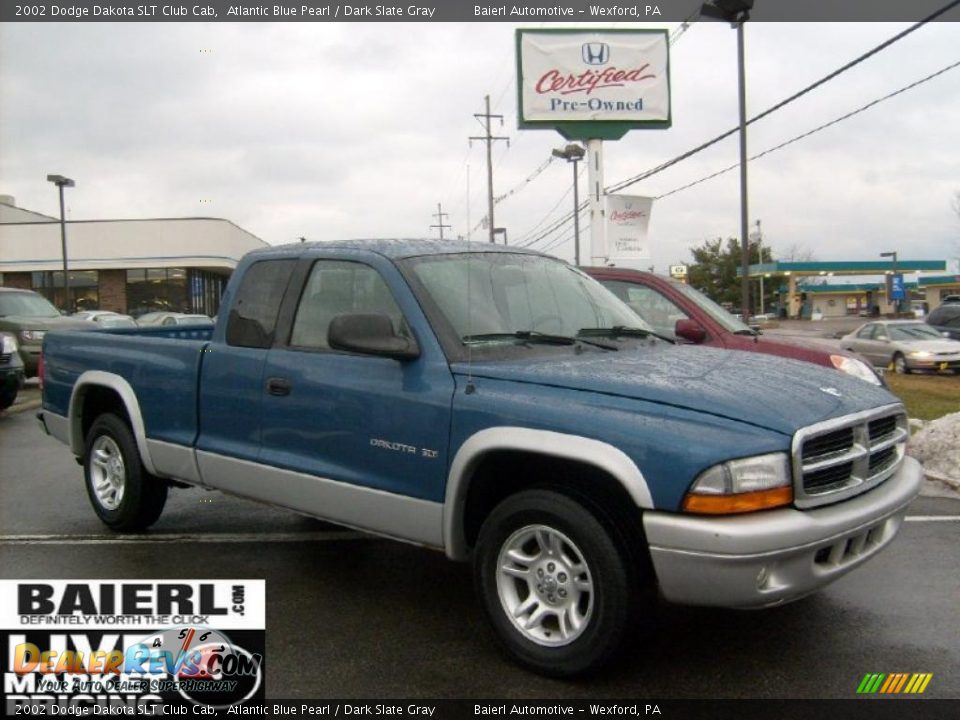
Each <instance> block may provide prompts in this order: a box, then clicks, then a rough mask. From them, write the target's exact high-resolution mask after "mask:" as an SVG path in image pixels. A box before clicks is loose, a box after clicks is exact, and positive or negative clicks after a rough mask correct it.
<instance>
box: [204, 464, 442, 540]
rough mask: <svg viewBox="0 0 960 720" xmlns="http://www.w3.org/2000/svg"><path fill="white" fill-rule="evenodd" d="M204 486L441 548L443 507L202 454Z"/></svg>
mask: <svg viewBox="0 0 960 720" xmlns="http://www.w3.org/2000/svg"><path fill="white" fill-rule="evenodd" d="M196 457H197V466H198V467H199V471H200V477H201V478H202V480H203V484H204V485H207V486H209V487H213V488H217V489H219V490H223V491H225V492H229V493H232V494H235V495H240V496H242V497H247V498H251V499H253V500H260V501H262V502H266V503H269V504H271V505H279V506H281V507H284V508H287V509H289V510H294V511H295V512H299V513H304V514H306V515H311V516H313V517H317V518H321V519H323V520H329V521H330V522H333V523H337V524H338V525H345V526H347V527H352V528H356V529H358V530H365V531H367V532H372V533H375V534H377V535H385V536H387V537H390V538H394V539H396V540H404V541H406V542H412V543H415V544H417V545H427V546H429V547H433V548H440V549H442V548H443V504H442V503H436V502H430V501H429V500H421V499H419V498H411V497H406V496H404V495H397V494H395V493H389V492H384V491H383V490H376V489H373V488H367V487H361V486H359V485H352V484H350V483H343V482H338V481H336V480H329V479H326V478H320V477H316V476H314V475H307V474H304V473H298V472H294V471H292V470H282V469H280V468H275V467H271V466H269V465H261V464H259V463H254V462H250V461H248V460H237V459H235V458H229V457H225V456H223V455H217V454H215V453H210V452H204V451H200V450H198V451H197V453H196Z"/></svg>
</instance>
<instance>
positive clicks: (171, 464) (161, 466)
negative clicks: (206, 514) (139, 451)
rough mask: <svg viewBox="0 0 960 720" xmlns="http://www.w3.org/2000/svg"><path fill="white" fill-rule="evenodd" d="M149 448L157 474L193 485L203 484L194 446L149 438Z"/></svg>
mask: <svg viewBox="0 0 960 720" xmlns="http://www.w3.org/2000/svg"><path fill="white" fill-rule="evenodd" d="M147 450H148V451H149V453H150V458H151V459H152V460H153V467H154V468H155V469H156V471H157V475H160V476H162V477H168V478H173V479H174V480H182V481H183V482H188V483H192V484H193V485H203V481H202V479H201V477H200V468H198V467H197V458H196V453H194V451H193V448H192V447H187V446H185V445H177V444H175V443H168V442H164V441H162V440H147Z"/></svg>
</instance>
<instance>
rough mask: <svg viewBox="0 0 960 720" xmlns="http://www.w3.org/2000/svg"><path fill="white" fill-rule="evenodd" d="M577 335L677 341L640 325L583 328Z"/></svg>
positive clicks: (673, 342)
mask: <svg viewBox="0 0 960 720" xmlns="http://www.w3.org/2000/svg"><path fill="white" fill-rule="evenodd" d="M577 337H578V338H581V339H582V338H583V337H608V338H614V339H616V338H620V337H639V338H645V337H655V338H658V339H660V340H664V341H666V342H668V343H671V344H674V345H676V343H677V341H676V340H675V339H674V338H672V337H668V336H667V335H661V334H660V333H658V332H654V331H653V330H647V329H645V328H638V327H626V326H625V325H614V326H613V327H609V328H581V329H580V330H579V331H578V332H577Z"/></svg>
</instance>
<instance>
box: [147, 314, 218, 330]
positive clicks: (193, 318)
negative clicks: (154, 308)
mask: <svg viewBox="0 0 960 720" xmlns="http://www.w3.org/2000/svg"><path fill="white" fill-rule="evenodd" d="M137 325H139V326H140V327H150V326H152V325H213V320H212V319H211V318H210V316H209V315H191V314H188V313H177V312H152V313H147V314H146V315H141V316H140V317H138V318H137Z"/></svg>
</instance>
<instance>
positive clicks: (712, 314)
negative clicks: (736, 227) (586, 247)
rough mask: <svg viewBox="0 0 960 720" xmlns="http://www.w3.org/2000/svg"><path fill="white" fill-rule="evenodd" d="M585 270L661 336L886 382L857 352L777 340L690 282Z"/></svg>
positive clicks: (644, 274)
mask: <svg viewBox="0 0 960 720" xmlns="http://www.w3.org/2000/svg"><path fill="white" fill-rule="evenodd" d="M582 270H583V271H584V272H586V273H588V274H589V275H591V276H593V277H594V278H596V279H597V280H598V281H599V282H601V283H603V285H604V286H605V287H606V288H607V289H608V290H610V291H611V292H613V294H614V295H616V296H617V297H618V298H620V299H621V300H623V301H624V302H625V303H627V305H629V306H630V307H631V308H633V310H634V312H636V313H637V314H638V315H640V317H642V318H643V319H644V320H646V321H647V324H649V325H650V326H651V327H652V328H653V329H654V330H656V331H657V332H658V333H660V334H661V335H666V336H667V337H673V338H677V339H678V340H681V341H686V342H690V343H695V344H702V345H709V346H711V347H719V348H727V349H728V350H746V351H748V352H759V353H766V354H768V355H779V356H780V357H787V358H793V359H794V360H805V361H806V362H812V363H816V364H817V365H824V366H826V367H829V368H836V369H837V370H842V371H843V372H846V373H849V374H850V375H854V376H855V377H858V378H860V379H861V380H866V381H868V382H871V383H873V384H875V385H881V384H883V381H882V380H881V379H880V377H879V376H878V375H877V374H876V372H875V371H874V370H873V368H871V367H870V365H869V363H866V362H864V361H863V360H861V359H860V358H858V357H857V356H856V355H855V354H853V353H849V352H846V351H844V350H839V349H832V348H830V347H826V346H820V347H818V346H817V345H816V344H815V341H814V344H811V341H810V340H809V339H807V338H804V339H803V340H791V339H790V338H786V337H778V338H777V339H775V340H774V339H771V338H770V337H768V336H762V335H760V334H759V333H758V332H757V331H755V330H752V329H751V328H749V327H747V326H746V325H744V324H743V323H742V322H741V321H740V320H738V319H737V318H735V317H734V316H733V315H731V314H730V313H728V312H727V311H726V310H724V309H723V308H722V307H720V306H719V305H717V304H716V303H715V302H713V300H711V299H710V298H708V297H707V296H706V295H704V294H703V293H701V292H699V291H698V290H695V289H694V288H692V287H690V286H689V285H685V284H684V283H681V282H677V281H676V280H671V279H670V278H666V277H663V276H660V275H654V274H653V273H648V272H641V271H639V270H630V269H628V268H607V267H604V268H600V267H585V268H582Z"/></svg>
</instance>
